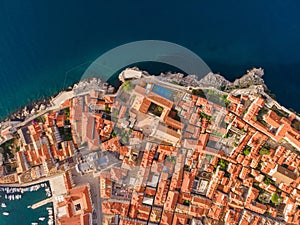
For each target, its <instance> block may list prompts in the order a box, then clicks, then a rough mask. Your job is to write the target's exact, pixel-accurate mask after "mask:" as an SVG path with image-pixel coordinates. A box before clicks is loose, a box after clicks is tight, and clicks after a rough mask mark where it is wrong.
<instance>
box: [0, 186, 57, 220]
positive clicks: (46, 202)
mask: <svg viewBox="0 0 300 225" xmlns="http://www.w3.org/2000/svg"><path fill="white" fill-rule="evenodd" d="M52 200H53V199H52V192H51V188H50V185H49V182H42V183H39V184H34V185H31V186H26V187H25V186H22V187H7V186H0V221H1V225H20V224H22V225H54V210H53V203H52Z"/></svg>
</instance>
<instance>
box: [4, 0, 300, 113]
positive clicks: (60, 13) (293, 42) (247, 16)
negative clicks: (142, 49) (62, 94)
mask: <svg viewBox="0 0 300 225" xmlns="http://www.w3.org/2000/svg"><path fill="white" fill-rule="evenodd" d="M299 8H300V2H299V1H297V0H294V1H292V0H290V1H282V0H273V1H267V0H265V1H262V0H251V1H235V0H226V1H223V0H219V1H217V0H209V1H207V0H190V1H177V0H172V1H141V0H138V1H137V0H131V1H102V0H89V1H81V0H64V1H61V0H51V1H50V0H44V1H40V0H28V1H24V0H0V90H1V95H0V117H1V116H5V115H7V114H8V113H10V112H11V111H13V110H14V109H16V108H18V107H20V106H22V105H24V104H26V103H28V102H29V101H31V100H34V99H37V98H41V97H42V96H49V95H51V94H52V93H54V92H56V91H58V90H60V89H62V88H63V87H66V86H68V85H70V84H72V83H73V82H75V81H77V80H78V79H79V78H80V76H81V73H82V72H83V70H84V68H86V67H87V66H88V64H89V63H90V62H91V61H93V60H94V59H96V58H97V56H99V55H101V54H102V53H103V52H105V51H107V50H109V49H111V48H113V47H116V46H118V45H120V44H123V43H127V42H130V41H136V40H143V39H158V40H165V41H171V42H175V43H178V44H180V45H183V46H185V47H187V48H189V49H191V50H192V51H194V52H195V53H197V54H198V55H199V56H200V57H202V58H203V59H204V60H205V61H206V63H207V64H208V65H209V66H210V67H211V68H212V70H213V71H215V72H220V73H221V74H223V75H225V76H226V77H227V78H229V79H231V80H232V79H234V78H235V77H237V76H240V75H242V74H243V73H244V72H245V71H246V69H248V68H251V67H252V66H262V67H264V68H265V74H266V75H265V80H266V83H267V85H268V86H269V87H270V89H271V90H272V91H273V92H274V93H275V94H276V95H277V96H278V100H279V101H280V102H281V103H282V104H284V105H285V106H287V107H293V108H294V109H296V110H298V111H300V103H299V101H298V93H299V91H298V85H299V83H300V82H299V81H300V77H299V76H298V73H299V72H298V71H299V69H298V68H299V65H300V53H299V50H300V25H299V21H300V14H299ZM78 65H81V66H78ZM74 68H75V69H74ZM68 71H69V72H68Z"/></svg>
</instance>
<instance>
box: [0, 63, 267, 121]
mask: <svg viewBox="0 0 300 225" xmlns="http://www.w3.org/2000/svg"><path fill="white" fill-rule="evenodd" d="M134 69H138V68H134ZM145 74H146V75H149V74H148V73H147V72H145ZM263 75H264V71H263V69H262V68H253V69H251V70H248V71H247V73H246V74H244V75H243V76H241V77H240V78H238V79H236V80H235V81H234V82H230V81H228V80H226V79H225V78H224V77H223V76H222V75H219V74H214V73H209V74H207V75H206V76H204V77H203V78H201V79H198V77H197V76H196V75H187V76H184V75H183V74H180V73H161V74H160V75H158V76H157V77H158V78H159V79H161V80H164V81H168V82H173V83H176V84H179V85H182V86H190V87H214V88H216V89H219V90H222V91H225V92H230V91H232V90H234V89H237V88H254V89H257V88H258V89H259V88H260V89H262V90H264V91H266V92H267V93H268V91H269V89H268V88H267V86H266V85H265V83H264V80H263V78H262V76H263ZM92 81H93V79H92V78H89V79H87V80H81V81H79V82H78V83H75V84H74V85H72V86H70V87H68V88H67V89H65V90H62V91H61V92H59V93H55V94H53V95H52V96H50V97H49V98H42V99H39V100H36V101H33V102H31V103H30V104H28V105H26V106H25V107H21V108H19V109H17V110H16V111H15V112H13V113H11V114H10V115H9V116H7V117H5V118H4V119H2V120H1V122H7V121H24V120H26V119H27V118H30V117H32V116H34V115H35V114H37V113H38V112H41V111H43V110H45V109H47V108H48V107H51V106H52V103H51V100H52V99H53V98H55V97H56V96H57V95H59V94H60V93H62V92H64V91H70V90H74V91H76V90H78V89H84V87H85V85H86V83H91V82H92ZM98 83H99V81H96V86H99V84H98ZM100 83H101V82H100ZM105 84H107V83H105ZM107 85H108V86H107V87H112V86H111V85H109V84H107ZM88 86H89V85H88Z"/></svg>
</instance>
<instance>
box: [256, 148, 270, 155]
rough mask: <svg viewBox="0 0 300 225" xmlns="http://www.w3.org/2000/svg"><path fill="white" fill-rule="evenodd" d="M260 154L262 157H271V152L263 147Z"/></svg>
mask: <svg viewBox="0 0 300 225" xmlns="http://www.w3.org/2000/svg"><path fill="white" fill-rule="evenodd" d="M259 154H260V155H269V154H270V150H269V149H267V148H265V147H262V148H261V149H260V150H259Z"/></svg>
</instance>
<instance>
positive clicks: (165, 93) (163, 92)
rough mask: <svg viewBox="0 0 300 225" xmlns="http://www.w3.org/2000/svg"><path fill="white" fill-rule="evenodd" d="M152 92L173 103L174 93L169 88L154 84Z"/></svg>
mask: <svg viewBox="0 0 300 225" xmlns="http://www.w3.org/2000/svg"><path fill="white" fill-rule="evenodd" d="M152 92H154V93H155V94H158V95H160V96H162V97H164V98H166V99H169V100H171V101H173V91H171V90H170V89H168V88H165V87H162V86H159V85H156V84H154V85H153V88H152Z"/></svg>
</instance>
